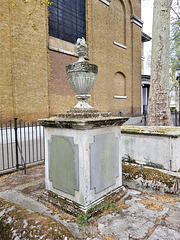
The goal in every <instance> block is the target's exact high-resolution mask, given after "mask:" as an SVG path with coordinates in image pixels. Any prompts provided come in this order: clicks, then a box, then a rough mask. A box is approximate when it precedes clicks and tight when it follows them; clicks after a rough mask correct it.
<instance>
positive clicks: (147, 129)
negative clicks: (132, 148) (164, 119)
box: [121, 126, 180, 134]
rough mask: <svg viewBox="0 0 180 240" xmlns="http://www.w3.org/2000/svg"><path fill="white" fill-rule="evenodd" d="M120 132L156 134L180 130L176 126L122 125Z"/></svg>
mask: <svg viewBox="0 0 180 240" xmlns="http://www.w3.org/2000/svg"><path fill="white" fill-rule="evenodd" d="M121 131H122V132H128V133H158V134H169V133H170V132H180V128H178V127H163V126H162V127H161V126H158V127H145V126H122V127H121Z"/></svg>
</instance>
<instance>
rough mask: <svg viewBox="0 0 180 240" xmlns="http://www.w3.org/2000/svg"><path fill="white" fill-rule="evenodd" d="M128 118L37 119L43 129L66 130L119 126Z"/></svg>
mask: <svg viewBox="0 0 180 240" xmlns="http://www.w3.org/2000/svg"><path fill="white" fill-rule="evenodd" d="M127 119H128V118H124V117H115V116H109V117H103V116H100V117H96V118H95V117H92V118H79V116H78V117H77V118H76V115H74V118H73V116H72V118H66V117H65V118H64V117H62V118H61V117H56V116H54V117H51V118H48V119H39V120H38V121H39V123H40V124H41V125H42V126H44V127H54V128H68V129H79V130H85V129H94V128H101V127H107V126H121V125H122V124H123V123H124V122H125V121H127Z"/></svg>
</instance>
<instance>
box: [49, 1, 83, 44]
mask: <svg viewBox="0 0 180 240" xmlns="http://www.w3.org/2000/svg"><path fill="white" fill-rule="evenodd" d="M49 35H50V36H52V37H55V38H59V39H62V40H64V41H67V42H71V43H75V42H76V40H77V38H79V37H80V38H81V37H84V38H85V37H86V20H85V0H73V1H70V0H53V3H52V5H50V6H49Z"/></svg>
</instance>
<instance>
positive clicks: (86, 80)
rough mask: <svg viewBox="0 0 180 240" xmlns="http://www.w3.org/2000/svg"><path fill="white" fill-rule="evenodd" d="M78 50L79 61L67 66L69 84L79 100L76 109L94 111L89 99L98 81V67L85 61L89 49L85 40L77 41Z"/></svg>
mask: <svg viewBox="0 0 180 240" xmlns="http://www.w3.org/2000/svg"><path fill="white" fill-rule="evenodd" d="M76 49H77V53H78V55H79V59H78V61H77V62H75V63H73V64H70V65H68V66H66V73H67V76H68V80H69V83H70V85H71V87H72V89H73V90H74V91H75V92H76V94H77V95H76V99H77V100H78V103H77V104H76V106H75V107H74V109H77V110H78V109H79V110H92V109H94V108H93V107H91V106H90V105H89V104H88V102H87V99H88V98H89V97H90V96H91V95H90V94H88V93H89V91H90V90H91V88H92V87H93V85H94V83H95V81H96V75H97V72H98V67H97V65H95V64H90V63H88V62H86V61H85V59H84V56H85V55H86V49H87V45H86V41H85V39H84V38H82V39H81V38H78V39H77V42H76Z"/></svg>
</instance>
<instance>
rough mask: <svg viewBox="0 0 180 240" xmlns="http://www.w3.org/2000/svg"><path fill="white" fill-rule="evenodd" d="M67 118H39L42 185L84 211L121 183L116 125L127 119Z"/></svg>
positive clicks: (118, 129) (117, 129) (118, 131)
mask: <svg viewBox="0 0 180 240" xmlns="http://www.w3.org/2000/svg"><path fill="white" fill-rule="evenodd" d="M66 120H67V119H66ZM66 120H64V119H58V120H57V119H56V120H55V119H51V120H49V119H48V120H40V123H41V124H42V125H43V126H44V127H45V187H46V189H47V190H49V191H51V192H53V193H55V194H56V195H57V196H60V197H61V198H65V199H69V200H71V201H73V202H75V203H77V204H78V205H79V207H80V208H81V210H83V211H86V210H87V209H89V208H90V207H92V206H93V205H94V204H95V203H98V202H99V201H102V199H103V198H104V197H106V196H107V195H108V194H109V193H112V192H113V191H117V189H118V188H119V187H121V186H122V168H121V146H120V136H121V135H120V127H119V125H121V124H122V123H123V122H124V121H125V120H127V119H125V118H121V117H118V119H117V121H114V120H115V119H112V117H111V118H100V119H99V120H100V121H101V123H100V122H99V123H97V121H98V119H93V120H92V119H86V120H83V121H80V120H69V119H68V124H67V122H65V121H66ZM69 121H70V122H71V123H69Z"/></svg>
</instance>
